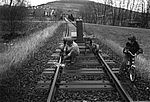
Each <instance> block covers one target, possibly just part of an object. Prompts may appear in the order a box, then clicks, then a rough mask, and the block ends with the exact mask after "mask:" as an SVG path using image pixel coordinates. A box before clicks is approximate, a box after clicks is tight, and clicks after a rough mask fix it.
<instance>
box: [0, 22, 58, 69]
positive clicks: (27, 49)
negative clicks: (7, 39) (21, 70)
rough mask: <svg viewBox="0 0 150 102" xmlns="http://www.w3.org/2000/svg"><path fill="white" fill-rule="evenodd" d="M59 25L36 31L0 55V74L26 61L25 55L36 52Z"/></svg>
mask: <svg viewBox="0 0 150 102" xmlns="http://www.w3.org/2000/svg"><path fill="white" fill-rule="evenodd" d="M59 25H60V22H59V23H55V24H53V25H51V26H50V27H48V28H46V29H44V30H42V31H38V32H36V33H34V34H32V35H31V36H28V37H26V38H25V39H24V40H23V41H22V40H20V41H18V42H16V43H15V44H14V45H13V46H11V47H9V49H8V50H7V51H5V52H3V53H0V72H4V71H6V70H8V68H9V67H10V66H11V65H14V64H16V63H21V62H22V61H23V60H24V59H26V57H27V55H29V54H30V53H31V52H33V51H36V49H37V48H38V47H40V46H41V45H42V43H43V42H45V41H46V39H47V38H49V37H51V36H52V35H53V32H54V31H55V30H56V28H57V27H58V26H59Z"/></svg>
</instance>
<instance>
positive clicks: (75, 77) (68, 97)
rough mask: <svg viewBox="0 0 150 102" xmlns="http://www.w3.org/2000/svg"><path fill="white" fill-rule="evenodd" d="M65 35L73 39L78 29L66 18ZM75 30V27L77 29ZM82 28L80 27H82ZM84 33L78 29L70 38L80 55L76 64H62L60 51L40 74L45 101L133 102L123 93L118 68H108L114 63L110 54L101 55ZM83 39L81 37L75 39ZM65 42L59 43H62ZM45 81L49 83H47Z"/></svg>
mask: <svg viewBox="0 0 150 102" xmlns="http://www.w3.org/2000/svg"><path fill="white" fill-rule="evenodd" d="M65 22H66V27H68V28H67V29H66V34H65V35H64V36H63V37H68V36H69V37H72V34H71V32H76V29H77V30H78V28H80V27H77V26H81V22H82V21H81V22H80V20H79V23H78V24H76V25H75V24H74V23H72V22H71V21H70V20H68V19H67V18H65ZM76 27H77V28H76ZM81 28H82V27H81ZM78 33H79V34H81V33H82V34H83V32H82V30H81V29H80V30H79V31H77V33H76V37H75V36H73V37H72V39H73V40H74V41H76V42H77V44H78V45H79V49H80V54H79V56H77V60H76V62H75V63H73V64H71V63H69V61H68V60H66V61H64V60H63V58H62V56H60V53H61V50H60V49H56V51H55V52H54V53H53V54H52V55H51V57H52V59H51V60H49V62H48V65H50V68H48V69H45V70H44V72H43V73H42V75H43V76H44V77H46V78H45V81H39V84H38V85H37V87H38V88H43V89H44V88H47V89H48V94H47V99H46V101H47V102H99V101H121V102H133V100H132V98H131V97H130V95H129V94H128V93H127V92H126V90H125V89H124V87H123V86H122V84H121V83H120V81H119V80H118V78H117V77H116V74H118V73H119V68H116V67H110V66H113V65H115V64H116V63H115V61H113V59H111V58H110V56H109V55H107V54H105V53H104V52H101V51H100V50H99V48H98V45H97V44H95V43H93V39H94V38H93V36H85V35H79V34H78ZM78 35H79V37H83V38H78ZM62 43H64V42H60V44H62ZM47 79H48V81H47Z"/></svg>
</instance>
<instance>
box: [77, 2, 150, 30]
mask: <svg viewBox="0 0 150 102" xmlns="http://www.w3.org/2000/svg"><path fill="white" fill-rule="evenodd" d="M125 1H126V2H125ZM149 8H150V3H149V0H148V1H144V0H120V1H119V2H115V1H113V0H104V3H103V4H102V3H96V2H87V3H86V4H85V5H84V6H83V7H82V8H81V9H80V12H79V15H80V16H81V17H82V18H83V20H84V22H87V23H95V24H96V23H98V24H104V25H105V24H108V25H114V26H135V27H144V28H148V27H149V24H148V21H150V18H149V17H150V15H149V10H150V9H149Z"/></svg>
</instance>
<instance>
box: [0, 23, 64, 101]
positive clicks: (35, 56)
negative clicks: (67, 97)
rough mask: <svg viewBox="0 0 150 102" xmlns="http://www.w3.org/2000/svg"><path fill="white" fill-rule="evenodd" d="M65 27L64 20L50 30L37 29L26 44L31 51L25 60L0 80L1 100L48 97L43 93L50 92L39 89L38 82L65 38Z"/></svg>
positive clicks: (32, 99) (25, 99) (33, 99)
mask: <svg viewBox="0 0 150 102" xmlns="http://www.w3.org/2000/svg"><path fill="white" fill-rule="evenodd" d="M56 28H57V29H56ZM64 30H65V26H64V24H58V25H57V24H54V25H52V26H51V27H49V28H47V30H46V29H45V30H43V31H40V32H41V33H40V32H39V33H35V34H34V35H35V36H33V37H32V39H30V40H29V39H28V43H27V45H26V47H25V49H26V50H25V51H27V50H28V53H27V55H25V54H26V53H25V54H23V57H24V60H23V62H22V63H21V64H18V63H17V64H16V65H13V66H11V67H10V69H11V70H10V71H9V72H8V76H7V77H3V78H2V79H1V80H0V90H1V91H0V99H1V102H44V101H43V100H45V99H46V98H45V97H44V94H47V90H45V91H44V92H45V93H44V92H41V91H40V90H37V89H36V84H37V82H38V81H39V80H40V78H41V76H40V75H41V73H42V72H43V70H44V69H45V68H50V65H47V62H48V61H49V60H50V59H52V57H51V54H52V53H53V52H54V51H55V49H56V47H58V45H59V42H60V41H61V40H62V39H61V38H62V36H63V31H64ZM35 37H36V38H35ZM23 43H25V42H23ZM20 46H21V45H20ZM27 46H29V47H27ZM32 47H33V48H32ZM18 49H19V48H18ZM20 49H24V48H23V47H21V48H20ZM31 50H32V52H31ZM19 51H20V50H19ZM21 51H22V50H21ZM29 52H31V53H29ZM16 61H17V60H16ZM20 62H21V61H19V63H20ZM10 74H13V75H12V76H10ZM41 97H44V98H41Z"/></svg>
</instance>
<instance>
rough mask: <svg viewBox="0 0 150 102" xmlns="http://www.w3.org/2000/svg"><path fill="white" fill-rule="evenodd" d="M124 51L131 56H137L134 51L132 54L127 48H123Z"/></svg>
mask: <svg viewBox="0 0 150 102" xmlns="http://www.w3.org/2000/svg"><path fill="white" fill-rule="evenodd" d="M125 53H129V54H130V55H131V56H133V57H136V56H137V54H136V53H135V54H133V53H132V52H131V51H129V50H125Z"/></svg>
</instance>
